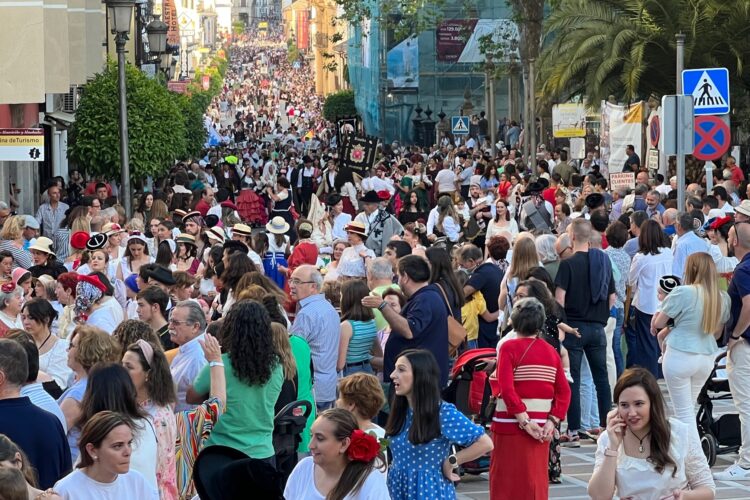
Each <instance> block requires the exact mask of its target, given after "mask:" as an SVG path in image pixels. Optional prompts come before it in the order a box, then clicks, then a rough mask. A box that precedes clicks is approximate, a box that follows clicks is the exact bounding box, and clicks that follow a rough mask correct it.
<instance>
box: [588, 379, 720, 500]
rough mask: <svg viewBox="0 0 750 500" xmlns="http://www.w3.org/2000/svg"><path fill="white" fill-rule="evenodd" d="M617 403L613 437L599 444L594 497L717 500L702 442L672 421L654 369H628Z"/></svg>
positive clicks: (610, 428)
mask: <svg viewBox="0 0 750 500" xmlns="http://www.w3.org/2000/svg"><path fill="white" fill-rule="evenodd" d="M614 401H615V402H616V405H617V407H616V408H615V409H614V410H612V411H610V412H609V414H608V415H607V432H603V433H602V434H601V435H600V436H599V439H598V441H597V450H596V457H595V464H594V473H593V475H592V476H591V479H590V481H589V487H588V493H589V495H590V496H591V498H593V499H594V500H598V499H607V500H609V499H611V498H613V497H614V496H615V495H617V496H618V497H620V498H634V499H635V498H637V499H639V500H661V499H675V500H678V499H685V500H687V499H688V498H690V499H705V500H709V499H713V498H714V495H715V491H716V486H715V484H714V480H713V478H712V477H711V470H710V469H709V467H708V463H707V462H706V457H705V456H704V455H703V451H702V450H701V445H700V443H699V442H698V441H697V439H695V438H694V436H693V434H692V433H691V432H689V427H688V426H687V425H686V424H684V423H683V422H680V421H679V420H677V419H676V418H669V419H668V418H667V411H666V406H665V404H664V398H663V397H662V395H661V390H660V389H659V385H658V384H657V382H656V379H655V378H654V376H653V375H651V373H650V372H649V371H648V370H646V369H645V368H629V369H627V370H625V371H624V372H623V374H622V375H621V376H620V378H619V379H618V380H617V384H616V385H615V389H614Z"/></svg>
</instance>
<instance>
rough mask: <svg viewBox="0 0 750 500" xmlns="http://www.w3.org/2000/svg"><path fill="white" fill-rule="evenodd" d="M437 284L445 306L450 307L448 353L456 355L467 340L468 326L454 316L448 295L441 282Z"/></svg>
mask: <svg viewBox="0 0 750 500" xmlns="http://www.w3.org/2000/svg"><path fill="white" fill-rule="evenodd" d="M435 285H436V286H437V287H438V288H439V289H440V293H442V294H443V300H444V301H445V307H447V308H448V355H449V356H450V357H454V356H455V355H456V353H457V352H458V348H459V347H460V346H461V344H463V343H464V341H465V340H466V336H467V332H466V328H464V325H462V324H461V323H459V322H458V321H457V320H456V318H454V317H453V309H451V305H450V303H449V302H448V296H447V295H446V294H445V290H443V287H442V286H441V285H440V284H439V283H435Z"/></svg>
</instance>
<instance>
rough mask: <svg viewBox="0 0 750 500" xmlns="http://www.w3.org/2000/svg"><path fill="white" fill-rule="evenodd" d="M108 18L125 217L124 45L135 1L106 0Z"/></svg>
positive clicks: (127, 203) (127, 161)
mask: <svg viewBox="0 0 750 500" xmlns="http://www.w3.org/2000/svg"><path fill="white" fill-rule="evenodd" d="M105 3H106V5H107V9H108V10H109V18H110V19H111V20H112V34H113V35H115V45H116V47H117V71H118V84H119V91H120V168H121V169H122V176H121V179H120V184H121V186H120V190H121V191H122V202H123V207H124V208H125V214H126V216H128V217H129V216H130V215H131V214H132V211H131V208H130V202H131V199H130V158H129V156H128V97H127V93H126V87H125V43H126V42H127V41H128V34H130V21H131V20H132V18H133V7H134V6H135V0H106V2H105Z"/></svg>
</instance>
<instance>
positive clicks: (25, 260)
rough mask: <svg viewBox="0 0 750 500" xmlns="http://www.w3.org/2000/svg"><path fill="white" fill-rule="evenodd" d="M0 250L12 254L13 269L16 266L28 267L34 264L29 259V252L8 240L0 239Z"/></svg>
mask: <svg viewBox="0 0 750 500" xmlns="http://www.w3.org/2000/svg"><path fill="white" fill-rule="evenodd" d="M0 250H7V251H9V252H10V254H11V255H12V256H13V269H15V268H17V267H22V268H24V269H28V268H30V267H31V266H33V265H34V262H33V261H32V260H31V253H29V252H27V251H26V250H24V249H23V248H18V247H17V246H15V245H14V244H13V242H12V241H10V240H0Z"/></svg>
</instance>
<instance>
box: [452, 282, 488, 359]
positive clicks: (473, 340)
mask: <svg viewBox="0 0 750 500" xmlns="http://www.w3.org/2000/svg"><path fill="white" fill-rule="evenodd" d="M456 277H457V278H458V283H459V284H460V285H461V286H464V285H466V282H467V281H469V274H468V273H466V272H458V273H456ZM485 312H487V303H486V302H485V301H484V295H482V293H481V292H480V291H479V290H477V291H475V292H474V293H472V294H471V296H469V297H466V303H465V304H464V305H463V307H462V308H461V319H462V323H463V325H464V328H465V329H466V347H465V348H464V349H463V350H464V351H468V350H469V349H476V348H477V347H478V345H477V338H479V316H482V315H483V314H484V313H485Z"/></svg>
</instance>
